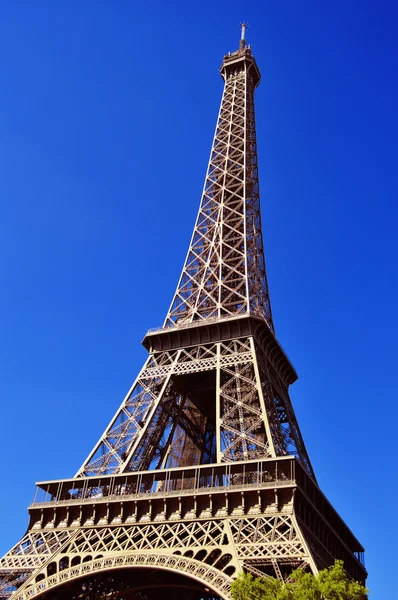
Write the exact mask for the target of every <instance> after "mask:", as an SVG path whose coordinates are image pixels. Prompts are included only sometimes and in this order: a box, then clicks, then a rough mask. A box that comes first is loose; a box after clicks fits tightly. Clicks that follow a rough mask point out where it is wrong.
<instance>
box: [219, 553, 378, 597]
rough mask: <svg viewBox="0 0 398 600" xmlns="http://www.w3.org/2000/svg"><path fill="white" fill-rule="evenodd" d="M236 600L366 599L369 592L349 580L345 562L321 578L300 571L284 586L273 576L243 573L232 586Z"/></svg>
mask: <svg viewBox="0 0 398 600" xmlns="http://www.w3.org/2000/svg"><path fill="white" fill-rule="evenodd" d="M231 593H232V598H233V599H234V600H366V598H367V593H368V590H367V589H366V588H365V587H364V586H363V585H361V584H360V583H358V582H357V581H352V580H351V579H349V577H348V575H347V573H346V572H345V571H344V568H343V561H341V560H336V561H335V563H334V565H332V566H331V567H329V568H328V569H324V570H323V571H320V572H319V574H318V575H313V574H312V573H305V572H304V571H303V570H302V569H296V570H295V571H293V573H292V574H291V575H290V577H289V582H288V583H283V582H281V581H279V580H278V579H274V578H273V577H257V578H255V577H253V576H252V575H251V574H250V573H241V574H240V575H239V576H238V577H237V579H236V580H235V581H234V582H233V584H232V587H231Z"/></svg>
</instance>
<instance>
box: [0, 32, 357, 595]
mask: <svg viewBox="0 0 398 600" xmlns="http://www.w3.org/2000/svg"><path fill="white" fill-rule="evenodd" d="M244 33H245V27H244V26H243V27H242V39H241V42H240V48H239V50H238V51H236V52H234V53H232V54H228V55H227V56H225V57H224V60H223V64H222V67H221V74H222V77H223V79H224V82H225V85H224V92H223V96H222V101H221V107H220V112H219V116H218V121H217V127H216V131H215V136H214V141H213V146H212V150H211V155H210V160H209V166H208V170H207V175H206V180H205V185H204V190H203V195H202V199H201V203H200V208H199V213H198V217H197V221H196V224H195V227H194V232H193V236H192V240H191V243H190V247H189V250H188V254H187V257H186V260H185V263H184V267H183V270H182V274H181V277H180V280H179V283H178V286H177V290H176V293H175V296H174V298H173V301H172V303H171V306H170V309H169V312H168V314H167V316H166V319H165V322H164V325H163V327H161V328H159V329H157V330H151V331H149V332H148V333H147V335H146V336H145V338H144V341H143V344H144V346H145V348H147V350H148V351H149V356H148V359H147V361H146V362H145V364H144V366H143V368H142V370H141V372H140V373H139V375H138V377H137V379H136V381H135V382H134V384H133V386H132V387H131V389H130V391H129V392H128V394H127V396H126V398H125V399H124V401H123V403H122V405H121V407H120V408H119V410H118V411H117V412H116V414H115V416H114V418H113V419H112V420H111V422H110V424H109V426H108V428H107V429H106V431H105V432H104V434H103V435H102V437H101V438H100V440H99V441H98V443H97V444H96V446H95V447H94V449H93V451H92V452H91V453H90V455H89V456H88V457H87V459H86V460H85V462H84V463H83V465H82V466H81V468H80V469H79V471H78V473H77V474H76V476H75V477H74V478H73V479H70V480H61V481H49V482H42V483H39V484H37V493H36V497H35V499H34V501H33V503H32V504H31V506H30V508H29V512H30V524H29V528H28V531H27V533H26V535H25V536H24V538H23V539H22V540H21V541H20V542H19V543H18V544H17V545H16V546H15V547H14V548H12V549H11V550H10V551H9V552H8V553H7V554H6V555H5V556H4V557H3V559H1V561H0V569H1V571H0V575H1V577H2V583H1V584H0V585H1V587H0V598H6V597H9V596H11V598H12V599H13V600H27V599H28V598H36V597H41V598H45V599H50V598H51V599H53V598H77V597H79V598H83V599H87V600H88V599H89V598H99V597H105V596H106V597H107V598H120V597H121V596H122V597H123V598H131V599H133V598H142V597H145V596H143V595H142V594H143V593H144V592H143V590H145V594H146V597H147V598H155V597H157V596H156V590H157V589H158V588H159V587H162V596H163V597H164V598H166V596H167V594H168V596H167V597H169V598H170V599H174V598H175V599H177V598H187V599H188V598H192V599H195V598H199V597H200V598H203V597H205V596H206V594H209V595H211V597H214V596H215V595H216V596H217V597H219V598H223V599H225V600H226V599H229V598H230V585H231V582H232V580H233V578H234V577H235V576H236V575H237V574H238V573H239V571H241V570H242V569H246V570H248V571H250V572H252V573H254V574H256V575H262V574H266V575H272V576H275V577H279V578H280V579H286V578H288V577H289V575H290V573H291V571H292V569H294V568H296V567H298V566H302V567H304V568H306V569H310V570H312V571H313V572H317V570H318V569H320V568H323V567H325V566H328V565H330V564H331V563H332V562H333V560H334V559H335V558H340V559H342V560H344V565H345V568H346V570H347V571H348V573H349V574H350V576H352V577H354V578H355V579H357V580H359V581H364V580H365V577H366V571H365V569H364V566H363V559H362V556H363V548H362V546H361V545H360V544H359V542H358V541H357V540H356V538H355V537H354V536H353V534H352V533H351V531H350V530H349V529H348V527H347V526H346V525H345V523H344V522H343V521H342V519H341V518H340V517H339V515H338V514H337V513H336V511H335V510H334V509H333V507H332V506H331V505H330V504H329V502H328V501H327V499H326V498H325V497H324V496H323V494H322V492H321V491H320V489H319V487H318V485H317V482H316V479H315V475H314V472H313V469H312V466H311V463H310V460H309V457H308V454H307V451H306V448H305V445H304V442H303V439H302V436H301V433H300V430H299V427H298V424H297V420H296V417H295V414H294V410H293V407H292V404H291V401H290V398H289V394H288V388H289V385H291V384H292V383H294V381H295V380H296V379H297V375H296V372H295V370H294V368H293V367H292V365H291V363H290V362H289V359H288V358H287V356H286V354H285V353H284V351H283V349H282V347H281V346H280V344H279V342H278V340H277V338H276V336H275V330H274V324H273V319H272V312H271V305H270V298H269V292H268V283H267V276H266V269H265V260H264V252H263V239H262V232H261V215H260V195H259V182H258V166H257V147H256V128H255V115H254V91H255V88H256V87H257V85H258V83H259V81H260V73H259V70H258V67H257V64H256V61H255V59H254V57H253V55H252V52H251V49H250V47H247V46H246V42H245V39H244ZM166 590H168V591H166ZM140 594H141V595H140ZM206 597H207V596H206ZM209 597H210V596H209Z"/></svg>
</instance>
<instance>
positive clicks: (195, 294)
mask: <svg viewBox="0 0 398 600" xmlns="http://www.w3.org/2000/svg"><path fill="white" fill-rule="evenodd" d="M234 59H237V62H234ZM221 72H222V75H223V77H224V79H225V87H224V93H223V96H222V100H221V108H220V112H219V116H218V122H217V127H216V131H215V135H214V141H213V146H212V150H211V154H210V160H209V166H208V169H207V174H206V179H205V184H204V189H203V196H202V200H201V203H200V207H199V213H198V217H197V220H196V224H195V228H194V231H193V236H192V240H191V243H190V247H189V250H188V254H187V258H186V260H185V264H184V267H183V270H182V274H181V278H180V281H179V283H178V286H177V290H176V293H175V296H174V299H173V301H172V303H171V306H170V310H169V312H168V314H167V317H166V320H165V323H164V327H174V326H176V325H177V326H178V325H183V324H187V323H192V322H196V321H202V320H207V319H212V318H223V317H229V316H231V315H241V314H245V313H252V314H256V315H259V316H261V317H263V318H264V319H265V320H266V321H267V323H268V325H269V327H270V328H271V329H272V330H273V321H272V312H271V305H270V300H269V293H268V285H267V277H266V271H265V261H264V252H263V240H262V234H261V215H260V198H259V183H258V164H257V145H256V128H255V114H254V88H255V86H256V85H257V83H258V71H257V67H256V66H255V63H254V60H253V59H252V56H251V52H250V50H249V49H244V50H242V51H241V52H240V53H238V54H237V55H232V56H231V57H226V58H225V60H224V64H223V67H222V69H221Z"/></svg>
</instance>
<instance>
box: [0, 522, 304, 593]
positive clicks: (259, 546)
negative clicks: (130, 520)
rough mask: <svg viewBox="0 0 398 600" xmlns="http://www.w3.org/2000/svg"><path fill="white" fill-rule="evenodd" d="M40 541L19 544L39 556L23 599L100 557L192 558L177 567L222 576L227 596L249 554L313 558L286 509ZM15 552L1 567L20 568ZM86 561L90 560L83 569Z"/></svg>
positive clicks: (49, 535) (53, 535)
mask: <svg viewBox="0 0 398 600" xmlns="http://www.w3.org/2000/svg"><path fill="white" fill-rule="evenodd" d="M39 539H40V540H41V544H40V545H39V546H37V543H35V541H36V542H37V541H38V540H39ZM54 540H57V543H56V545H54ZM35 541H34V540H33V538H32V537H29V538H27V537H25V538H24V540H23V541H22V542H21V543H20V545H19V546H21V547H22V546H25V547H29V549H30V551H29V555H30V556H31V557H32V558H36V561H35V562H33V563H32V564H31V565H30V568H31V572H32V573H33V571H34V572H35V578H34V579H32V578H29V577H27V579H26V582H25V583H24V584H23V585H22V587H21V589H20V590H19V592H18V595H16V596H15V598H19V599H21V600H22V599H24V598H29V597H32V596H34V595H36V593H40V592H41V591H43V590H44V589H48V588H49V587H51V582H52V581H53V583H54V584H55V583H60V582H62V581H66V580H68V579H73V578H74V577H76V576H79V575H81V574H83V573H86V574H88V573H91V572H93V571H94V570H96V569H95V561H99V560H100V559H101V560H102V561H105V562H104V564H103V565H102V568H105V569H106V567H107V565H108V568H111V567H112V568H115V567H118V566H119V567H121V566H124V565H130V566H137V565H139V562H140V560H141V561H143V563H146V559H144V558H143V557H145V556H152V557H158V558H157V559H156V558H153V561H154V562H152V566H154V564H155V563H156V561H157V560H160V559H161V557H163V558H162V560H164V561H166V563H165V564H168V563H169V562H170V561H171V563H173V560H174V561H175V560H176V559H178V558H181V560H191V561H192V562H191V563H190V564H189V565H188V564H185V563H184V564H183V563H181V564H180V563H178V564H175V565H174V568H176V569H178V570H180V571H181V572H182V573H184V572H185V569H186V568H187V572H188V573H189V572H191V574H195V573H196V575H197V578H198V579H199V580H203V581H207V582H208V583H209V582H210V581H213V584H212V585H214V581H218V585H217V588H218V589H220V590H222V591H223V595H224V597H228V591H229V585H230V583H231V579H230V576H231V574H233V573H234V572H235V571H236V569H237V568H239V561H243V560H244V561H245V564H246V565H250V564H253V565H259V564H260V562H261V564H262V565H273V562H276V564H278V561H281V562H283V561H285V560H289V561H293V563H295V562H297V563H298V562H303V561H307V562H308V561H309V560H310V557H309V555H308V550H307V549H306V547H305V544H303V540H302V539H301V537H300V534H299V530H298V527H297V525H296V524H295V521H294V519H293V518H292V516H291V515H283V514H276V515H268V516H267V515H257V516H252V517H250V516H246V517H240V518H230V519H228V520H227V519H225V518H224V519H214V518H213V519H212V518H209V519H207V520H204V521H203V520H202V521H198V520H193V521H186V522H176V523H170V522H169V523H149V524H147V525H138V524H135V525H132V526H120V527H101V528H99V527H93V528H83V529H78V530H71V529H69V530H67V531H62V530H61V531H59V530H56V531H44V532H40V537H37V536H36V538H35ZM61 541H62V543H61ZM41 545H43V546H44V547H45V548H47V551H46V552H45V553H44V554H43V553H42V552H40V546H41ZM49 548H51V550H49ZM232 548H234V549H235V551H232ZM14 557H15V553H14V552H13V551H11V552H10V553H9V554H8V555H6V556H5V557H4V558H3V559H2V561H1V563H0V568H1V569H2V570H4V569H8V570H9V571H10V572H11V571H12V570H14V571H16V570H17V565H15V563H14V562H13V559H14ZM140 557H141V558H140ZM173 557H174V558H173ZM173 564H174V563H173ZM81 565H86V567H85V568H84V571H83V572H82V571H81V568H82V566H81ZM97 566H99V565H97ZM158 566H161V565H158ZM69 570H70V571H69ZM62 573H63V575H62ZM50 578H53V579H52V580H51V579H50ZM39 583H40V585H39ZM219 586H220V587H219Z"/></svg>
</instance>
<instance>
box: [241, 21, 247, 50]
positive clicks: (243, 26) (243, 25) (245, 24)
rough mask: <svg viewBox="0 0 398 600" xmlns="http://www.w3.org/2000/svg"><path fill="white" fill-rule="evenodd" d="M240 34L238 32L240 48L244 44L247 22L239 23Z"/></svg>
mask: <svg viewBox="0 0 398 600" xmlns="http://www.w3.org/2000/svg"><path fill="white" fill-rule="evenodd" d="M240 27H241V34H240V49H242V48H244V47H245V46H246V29H247V28H248V24H247V23H241V24H240Z"/></svg>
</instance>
